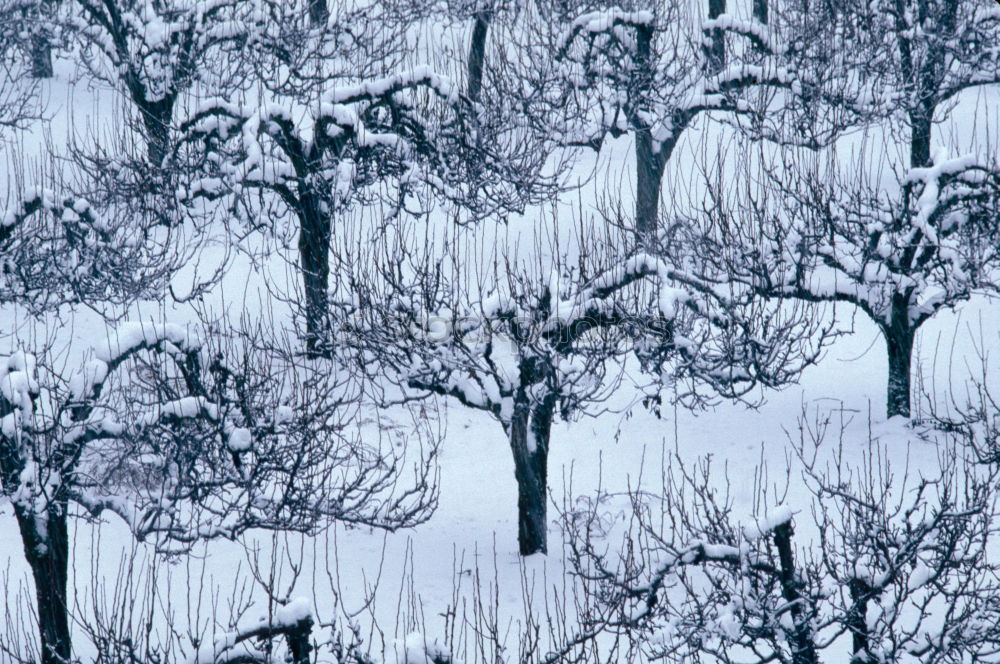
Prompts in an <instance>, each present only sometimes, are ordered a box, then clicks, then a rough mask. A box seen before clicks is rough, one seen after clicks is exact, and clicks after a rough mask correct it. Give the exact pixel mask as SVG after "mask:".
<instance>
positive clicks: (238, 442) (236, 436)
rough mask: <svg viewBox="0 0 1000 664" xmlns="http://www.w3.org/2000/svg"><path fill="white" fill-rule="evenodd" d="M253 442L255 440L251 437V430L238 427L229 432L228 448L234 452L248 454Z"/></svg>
mask: <svg viewBox="0 0 1000 664" xmlns="http://www.w3.org/2000/svg"><path fill="white" fill-rule="evenodd" d="M252 442H253V439H252V437H251V436H250V430H249V429H245V428H243V427H237V428H235V429H233V430H232V431H230V432H229V436H228V437H227V440H226V446H227V447H229V449H230V450H231V451H233V452H246V451H248V450H249V449H250V447H251V444H252Z"/></svg>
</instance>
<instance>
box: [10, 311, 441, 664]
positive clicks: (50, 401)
mask: <svg viewBox="0 0 1000 664" xmlns="http://www.w3.org/2000/svg"><path fill="white" fill-rule="evenodd" d="M263 339H266V335H265V332H264V330H262V329H253V330H246V331H245V333H243V334H237V335H233V336H232V337H230V338H229V339H228V341H227V340H223V339H222V338H220V337H219V335H218V334H216V335H213V336H212V337H211V338H210V339H209V340H208V341H207V342H206V343H202V342H201V341H199V340H198V339H197V338H196V337H195V335H194V332H193V331H192V330H191V329H188V328H184V327H180V326H177V325H173V324H159V323H158V324H154V323H145V324H141V323H127V324H124V325H122V326H120V327H119V328H118V329H117V330H115V331H113V332H112V333H111V334H110V335H109V338H108V340H107V343H106V344H104V345H103V347H99V348H98V349H97V350H96V351H95V353H94V355H93V357H91V359H89V360H86V361H84V362H83V363H82V364H81V365H80V367H79V368H77V369H76V370H74V371H72V372H66V371H63V370H61V368H60V367H58V366H55V365H54V364H53V363H52V361H53V360H52V356H51V354H46V355H43V356H42V358H41V362H39V361H38V359H36V357H35V356H34V355H32V354H30V353H28V352H24V351H17V352H15V353H13V354H11V355H9V356H7V357H6V358H4V361H3V365H2V366H3V373H2V376H0V418H2V422H3V430H2V432H0V481H2V484H0V489H2V491H3V495H4V496H5V497H6V498H8V499H9V500H10V501H11V503H12V505H13V506H14V513H15V516H16V518H17V522H18V526H19V528H20V533H21V537H22V542H23V545H24V553H25V558H26V559H27V562H28V564H29V566H30V568H31V571H32V575H33V577H34V581H35V587H36V593H37V595H36V600H37V608H38V622H39V632H40V636H41V643H42V647H41V657H42V662H44V663H45V664H49V663H52V664H56V663H59V664H63V663H64V662H67V661H70V657H71V647H72V644H71V641H70V632H69V612H68V605H67V588H66V584H67V569H68V564H69V561H68V554H69V541H68V530H67V527H68V520H69V518H70V517H71V516H72V515H73V514H74V511H75V510H76V509H82V510H83V511H84V513H87V514H90V515H93V516H99V515H101V514H102V513H105V512H108V513H112V514H115V515H117V516H118V517H119V518H121V519H122V520H123V521H124V522H125V524H127V526H128V527H129V528H130V530H131V531H132V532H133V533H134V534H135V535H136V537H137V538H139V539H140V540H149V541H151V542H153V543H154V544H155V546H156V548H157V549H158V550H161V551H174V552H176V551H184V550H186V549H187V548H188V547H190V546H191V545H192V544H193V543H195V542H197V541H200V540H202V539H205V538H212V537H225V538H234V537H237V536H238V535H240V534H241V533H243V532H245V531H247V530H248V529H254V528H263V529H281V530H288V531H300V532H314V531H315V530H316V529H317V528H320V527H322V526H323V525H324V524H326V523H328V522H329V520H330V519H336V520H340V521H344V522H347V523H361V524H367V525H371V526H375V527H379V528H387V529H395V528H399V527H405V526H410V525H414V524H416V523H420V522H422V521H424V520H425V519H426V518H427V517H428V516H429V515H430V512H431V511H432V509H433V506H434V502H435V497H436V494H435V488H434V479H435V478H434V465H433V457H434V447H433V446H431V447H428V449H426V450H424V452H425V454H424V455H423V456H421V458H420V459H418V460H417V461H416V465H414V466H413V469H412V470H413V473H414V475H413V478H412V479H413V484H412V486H408V487H403V486H401V485H399V484H398V481H399V480H400V479H401V478H402V477H403V476H405V475H407V474H408V473H409V472H410V469H409V468H408V467H407V466H408V463H409V462H408V461H406V460H404V459H403V458H401V457H400V456H399V454H397V453H396V452H395V451H394V450H392V449H390V450H388V451H387V450H385V449H382V448H381V447H380V446H378V445H373V444H369V443H365V442H363V441H362V440H361V439H360V432H358V433H354V432H352V431H350V430H349V429H348V428H347V426H346V422H347V418H349V417H350V413H351V411H352V410H353V409H354V408H355V407H356V397H357V395H356V391H355V390H354V389H353V388H352V387H351V383H350V381H347V380H345V378H344V374H343V373H342V372H340V371H338V370H337V368H336V367H334V366H331V365H330V364H322V365H321V364H317V363H315V362H313V361H303V360H301V359H300V358H299V357H298V355H297V354H295V353H293V352H291V351H290V350H289V349H286V348H283V347H282V346H281V345H280V344H279V345H271V346H265V345H263V344H262V343H261V340H263ZM251 340H253V342H251ZM390 448H391V446H390ZM74 506H75V507H74Z"/></svg>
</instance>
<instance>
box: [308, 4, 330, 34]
mask: <svg viewBox="0 0 1000 664" xmlns="http://www.w3.org/2000/svg"><path fill="white" fill-rule="evenodd" d="M328 20H330V9H329V7H327V5H326V0H309V23H311V24H312V26H313V27H314V28H318V27H322V26H324V25H326V22H327V21H328Z"/></svg>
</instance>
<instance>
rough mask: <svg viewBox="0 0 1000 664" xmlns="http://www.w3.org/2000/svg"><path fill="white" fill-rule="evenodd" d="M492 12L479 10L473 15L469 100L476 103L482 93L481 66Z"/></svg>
mask: <svg viewBox="0 0 1000 664" xmlns="http://www.w3.org/2000/svg"><path fill="white" fill-rule="evenodd" d="M492 18H493V12H492V11H491V10H490V9H486V8H483V9H480V10H478V11H477V12H476V14H475V21H476V22H475V24H474V25H473V28H472V43H471V44H470V45H469V72H468V76H469V88H468V90H467V93H468V96H469V99H470V100H471V101H473V102H478V101H479V99H480V97H481V96H482V92H483V66H484V65H485V62H486V34H487V32H488V31H489V27H490V20H491V19H492Z"/></svg>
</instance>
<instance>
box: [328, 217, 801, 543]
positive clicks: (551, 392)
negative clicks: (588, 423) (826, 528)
mask: <svg viewBox="0 0 1000 664" xmlns="http://www.w3.org/2000/svg"><path fill="white" fill-rule="evenodd" d="M539 226H540V228H539V230H538V231H537V233H536V234H535V235H534V236H529V237H531V240H530V242H531V243H532V244H531V245H530V246H532V249H530V250H527V249H521V251H523V252H524V253H519V250H518V249H517V246H518V244H517V242H514V241H513V240H512V241H511V242H510V244H508V245H506V246H505V245H504V244H503V243H502V236H501V238H500V239H501V241H500V242H498V241H497V238H495V237H490V233H489V231H488V230H487V229H470V230H469V231H467V232H466V231H461V230H456V231H454V232H455V235H454V236H450V235H449V234H447V233H446V234H445V236H444V237H445V239H444V240H443V241H442V240H441V239H440V238H438V240H437V241H435V240H434V239H433V235H428V234H425V233H423V232H420V231H415V232H412V234H411V233H410V232H407V231H405V230H404V229H399V230H398V231H397V232H395V233H393V234H392V235H391V236H388V237H386V238H385V240H383V247H382V248H381V249H379V250H376V251H373V252H369V251H366V249H365V245H366V244H368V243H367V242H366V241H358V243H357V245H355V246H353V247H349V248H345V249H343V250H341V251H340V252H339V253H340V254H341V255H344V256H350V257H351V263H350V264H348V263H347V262H345V264H344V265H343V266H342V267H341V268H340V270H339V271H338V274H339V276H340V277H341V278H342V279H344V280H345V282H344V283H343V286H342V289H341V291H340V292H341V293H342V294H343V299H342V300H341V301H340V303H339V306H338V311H339V312H340V315H341V319H339V320H338V325H337V329H338V330H339V331H340V332H341V334H340V336H339V342H340V344H341V346H342V347H345V348H352V347H353V348H355V349H356V351H360V355H359V362H361V364H362V365H363V366H366V367H368V368H369V370H372V371H376V372H385V373H386V375H387V377H388V380H390V381H391V382H394V383H396V384H397V385H399V386H400V387H401V388H403V395H404V396H403V398H412V397H414V396H416V397H419V396H421V395H428V394H437V395H441V396H445V397H449V398H453V399H455V400H456V401H458V402H459V403H461V404H462V405H464V406H466V407H469V408H473V409H477V410H482V411H485V412H487V413H489V414H490V415H491V416H493V417H494V418H495V419H496V420H497V421H498V422H499V423H500V425H501V426H502V427H503V429H504V432H505V433H506V435H507V437H508V440H509V443H510V448H511V452H512V454H513V459H514V468H515V477H516V479H517V483H518V496H519V498H518V514H519V519H518V523H519V526H518V541H519V544H520V551H521V553H522V554H523V555H529V554H533V553H539V552H542V553H544V552H545V551H546V531H547V527H548V520H547V516H546V505H547V493H546V491H547V477H546V475H547V458H548V451H549V445H550V433H551V427H552V424H553V422H554V421H555V420H556V419H557V418H562V419H564V420H571V419H575V418H576V417H578V416H579V415H581V414H586V413H594V412H596V411H599V410H600V408H601V404H602V403H603V402H604V401H606V400H607V398H608V397H609V396H610V394H611V392H612V391H613V390H614V389H615V387H616V386H617V385H618V383H619V380H620V378H621V372H622V365H621V361H623V360H624V358H625V357H626V355H628V354H630V353H637V354H639V356H640V358H641V359H642V360H643V362H644V363H645V364H646V365H647V368H649V369H650V370H651V371H653V372H654V373H655V374H656V376H657V378H656V382H657V384H661V383H660V381H663V382H667V381H671V382H674V383H676V384H678V385H684V387H681V388H679V392H681V393H684V394H685V395H686V396H689V397H690V398H691V400H692V401H696V402H697V401H698V400H700V399H703V398H705V396H706V394H705V393H708V394H711V395H713V396H717V395H719V394H721V395H724V396H727V397H733V398H736V397H739V396H742V395H745V394H746V393H747V392H749V391H750V390H752V389H753V388H754V387H755V386H758V385H761V384H763V385H774V384H781V383H783V382H785V381H787V380H789V379H790V377H794V376H795V375H797V372H798V371H799V370H801V367H802V366H807V365H808V364H810V363H811V362H812V361H813V360H814V359H815V355H813V354H811V352H810V351H809V350H803V345H802V341H803V339H804V338H808V337H809V336H810V333H809V330H810V325H812V323H813V321H809V320H803V319H801V318H799V317H797V316H795V315H788V314H789V312H788V311H786V312H783V313H782V314H780V315H778V314H777V312H776V311H773V310H772V311H766V310H764V309H760V308H756V307H754V306H753V303H752V302H750V301H745V300H743V299H741V297H740V294H739V293H737V292H733V291H730V290H729V289H728V288H726V287H725V285H723V284H713V283H710V282H706V281H702V280H700V279H699V278H698V276H697V275H695V274H688V273H685V272H683V271H680V270H677V269H675V268H673V267H671V266H669V265H667V264H666V263H665V262H663V261H662V260H659V259H658V258H656V257H654V256H652V255H649V254H646V253H641V252H640V253H635V252H629V251H628V250H624V249H622V247H626V246H628V245H629V244H630V243H629V242H628V241H627V236H626V235H623V234H622V233H621V232H620V231H619V230H616V229H612V228H611V227H609V226H604V228H605V230H604V231H603V232H602V231H594V230H588V229H587V225H586V224H583V223H581V224H580V227H579V228H578V229H576V230H575V231H574V232H571V234H570V236H569V239H567V238H566V237H565V236H560V233H559V232H558V229H557V228H549V229H545V225H544V222H540V223H539ZM404 228H405V227H404ZM469 233H475V234H478V236H477V235H473V236H472V237H470V236H469ZM521 241H523V242H525V243H527V239H526V238H522V240H521ZM373 360H375V362H374V363H373ZM389 400H391V395H390V398H389Z"/></svg>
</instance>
